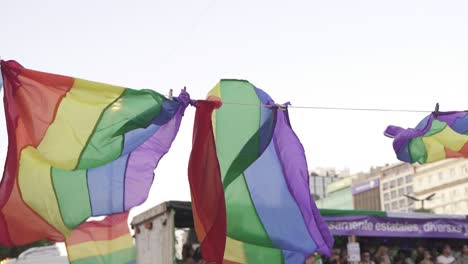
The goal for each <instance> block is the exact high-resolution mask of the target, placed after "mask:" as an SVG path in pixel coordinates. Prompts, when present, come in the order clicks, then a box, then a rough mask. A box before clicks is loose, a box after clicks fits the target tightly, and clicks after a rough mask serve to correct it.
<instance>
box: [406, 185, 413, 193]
mask: <svg viewBox="0 0 468 264" xmlns="http://www.w3.org/2000/svg"><path fill="white" fill-rule="evenodd" d="M406 193H407V194H412V193H413V186H406Z"/></svg>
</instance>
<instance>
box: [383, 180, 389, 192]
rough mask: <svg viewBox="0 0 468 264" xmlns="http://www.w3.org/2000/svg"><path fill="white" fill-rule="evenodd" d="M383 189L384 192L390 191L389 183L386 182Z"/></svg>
mask: <svg viewBox="0 0 468 264" xmlns="http://www.w3.org/2000/svg"><path fill="white" fill-rule="evenodd" d="M383 189H384V191H385V190H388V182H386V183H384V184H383Z"/></svg>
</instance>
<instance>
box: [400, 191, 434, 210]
mask: <svg viewBox="0 0 468 264" xmlns="http://www.w3.org/2000/svg"><path fill="white" fill-rule="evenodd" d="M435 195H436V194H435V193H433V194H431V195H429V196H427V197H426V198H424V199H418V198H416V197H414V196H411V195H408V194H403V196H405V197H406V198H408V199H411V200H413V201H416V202H421V209H422V210H424V202H425V201H431V200H432V198H434V196H435Z"/></svg>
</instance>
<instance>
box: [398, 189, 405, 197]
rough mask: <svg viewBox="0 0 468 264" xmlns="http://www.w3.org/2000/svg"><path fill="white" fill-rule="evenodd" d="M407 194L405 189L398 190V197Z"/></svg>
mask: <svg viewBox="0 0 468 264" xmlns="http://www.w3.org/2000/svg"><path fill="white" fill-rule="evenodd" d="M404 194H405V188H400V189H398V196H402V195H404Z"/></svg>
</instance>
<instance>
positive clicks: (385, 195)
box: [383, 193, 390, 202]
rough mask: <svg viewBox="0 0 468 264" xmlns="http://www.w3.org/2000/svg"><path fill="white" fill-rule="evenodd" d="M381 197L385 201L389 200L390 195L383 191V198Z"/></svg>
mask: <svg viewBox="0 0 468 264" xmlns="http://www.w3.org/2000/svg"><path fill="white" fill-rule="evenodd" d="M383 199H384V201H385V202H386V201H388V200H390V195H389V194H388V193H384V198H383Z"/></svg>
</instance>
